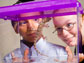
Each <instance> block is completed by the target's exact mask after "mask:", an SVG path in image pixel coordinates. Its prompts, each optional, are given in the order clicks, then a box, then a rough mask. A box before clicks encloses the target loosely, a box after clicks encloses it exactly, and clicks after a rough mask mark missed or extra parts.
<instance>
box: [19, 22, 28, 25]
mask: <svg viewBox="0 0 84 63" xmlns="http://www.w3.org/2000/svg"><path fill="white" fill-rule="evenodd" d="M26 23H27V22H26V21H24V22H20V23H19V25H23V24H26Z"/></svg>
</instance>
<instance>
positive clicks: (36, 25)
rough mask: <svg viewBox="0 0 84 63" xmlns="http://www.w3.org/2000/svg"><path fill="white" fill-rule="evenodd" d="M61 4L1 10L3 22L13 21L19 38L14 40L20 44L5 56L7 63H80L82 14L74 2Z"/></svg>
mask: <svg viewBox="0 0 84 63" xmlns="http://www.w3.org/2000/svg"><path fill="white" fill-rule="evenodd" d="M60 1H62V0H59V1H42V2H30V3H23V4H17V5H13V6H7V7H1V11H0V18H1V19H5V20H6V22H7V20H10V24H11V27H12V30H13V29H14V30H13V32H14V33H15V34H16V35H19V36H18V37H17V36H15V38H16V37H17V38H18V39H17V40H16V39H14V40H15V41H18V43H20V44H18V45H19V46H20V47H19V48H18V47H16V49H14V50H11V51H10V52H9V53H7V54H5V55H4V57H3V62H4V63H18V62H19V63H23V62H26V63H28V62H30V63H51V62H52V63H67V62H70V63H78V52H79V45H78V44H79V40H80V39H79V20H80V16H81V15H80V13H81V11H82V10H81V9H80V4H79V3H78V2H77V1H75V0H74V1H73V0H71V1H70V0H65V1H62V2H60ZM34 3H35V4H34ZM36 3H37V4H36ZM56 3H57V4H56ZM77 3H78V4H77ZM40 5H42V6H40ZM27 6H28V7H27ZM9 33H10V32H9ZM6 35H7V34H6ZM10 37H12V35H11V36H10ZM3 38H4V40H5V37H3ZM13 38H14V37H13ZM0 42H1V41H0ZM7 43H8V42H7ZM9 45H11V44H9ZM15 45H17V43H16V44H14V45H12V46H15ZM3 46H4V45H3ZM5 46H6V45H5ZM10 48H12V47H10ZM10 48H8V49H10ZM71 48H73V50H71ZM6 49H7V48H6Z"/></svg>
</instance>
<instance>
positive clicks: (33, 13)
mask: <svg viewBox="0 0 84 63" xmlns="http://www.w3.org/2000/svg"><path fill="white" fill-rule="evenodd" d="M40 14H41V12H30V13H23V14H20V15H19V16H20V17H29V16H36V15H40Z"/></svg>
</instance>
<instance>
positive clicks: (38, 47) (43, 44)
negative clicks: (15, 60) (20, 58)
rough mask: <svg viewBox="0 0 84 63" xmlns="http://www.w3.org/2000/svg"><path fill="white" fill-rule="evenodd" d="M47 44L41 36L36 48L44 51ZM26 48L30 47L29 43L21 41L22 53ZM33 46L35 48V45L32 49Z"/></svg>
mask: <svg viewBox="0 0 84 63" xmlns="http://www.w3.org/2000/svg"><path fill="white" fill-rule="evenodd" d="M45 44H46V41H45V40H44V39H43V38H40V39H39V40H38V42H37V43H36V48H37V49H38V50H39V51H43V50H45V49H44V46H45ZM26 48H28V49H29V47H28V46H27V45H25V44H24V43H23V42H22V41H21V43H20V49H21V53H22V54H24V51H25V49H26ZM32 48H34V45H33V46H32V47H31V49H32Z"/></svg>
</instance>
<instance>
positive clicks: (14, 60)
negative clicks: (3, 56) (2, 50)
mask: <svg viewBox="0 0 84 63" xmlns="http://www.w3.org/2000/svg"><path fill="white" fill-rule="evenodd" d="M11 56H12V60H13V62H16V60H17V58H16V57H15V54H14V52H12V53H11Z"/></svg>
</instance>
